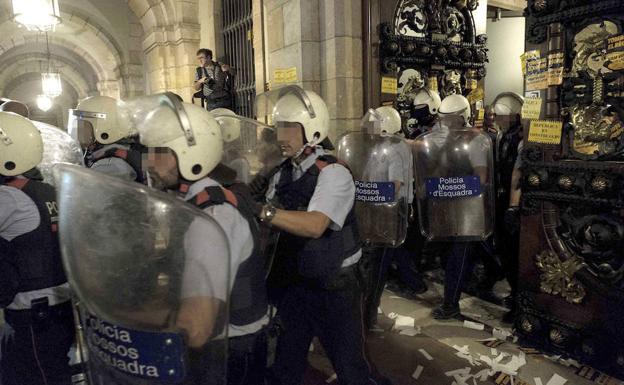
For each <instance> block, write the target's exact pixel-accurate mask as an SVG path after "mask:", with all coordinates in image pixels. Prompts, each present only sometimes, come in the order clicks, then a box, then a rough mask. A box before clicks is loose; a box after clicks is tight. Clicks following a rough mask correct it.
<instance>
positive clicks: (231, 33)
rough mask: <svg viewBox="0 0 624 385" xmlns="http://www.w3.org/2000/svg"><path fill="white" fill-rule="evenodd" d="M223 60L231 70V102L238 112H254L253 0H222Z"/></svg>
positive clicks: (250, 114)
mask: <svg viewBox="0 0 624 385" xmlns="http://www.w3.org/2000/svg"><path fill="white" fill-rule="evenodd" d="M221 1H222V3H221V4H222V6H223V8H222V9H223V40H224V43H225V57H226V63H227V64H229V65H230V66H231V67H232V69H233V73H234V103H235V111H236V113H237V114H239V115H242V116H246V117H249V118H254V117H255V114H256V110H255V101H256V74H255V71H254V65H255V63H254V49H253V12H252V5H251V3H252V0H221Z"/></svg>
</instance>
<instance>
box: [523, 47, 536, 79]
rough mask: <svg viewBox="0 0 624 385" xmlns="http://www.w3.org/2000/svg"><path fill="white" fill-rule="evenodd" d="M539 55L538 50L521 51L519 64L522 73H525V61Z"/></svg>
mask: <svg viewBox="0 0 624 385" xmlns="http://www.w3.org/2000/svg"><path fill="white" fill-rule="evenodd" d="M539 57H540V51H539V50H532V51H527V52H525V53H523V54H522V55H520V65H521V66H522V75H526V69H527V67H526V66H527V61H529V60H535V59H539Z"/></svg>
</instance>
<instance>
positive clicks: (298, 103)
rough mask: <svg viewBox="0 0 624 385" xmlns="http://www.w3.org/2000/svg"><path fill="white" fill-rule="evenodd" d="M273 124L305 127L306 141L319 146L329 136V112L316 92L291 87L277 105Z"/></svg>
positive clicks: (274, 109)
mask: <svg viewBox="0 0 624 385" xmlns="http://www.w3.org/2000/svg"><path fill="white" fill-rule="evenodd" d="M273 123H274V124H275V125H278V124H279V123H299V124H301V125H302V126H303V131H304V135H305V138H304V139H305V141H306V142H307V143H308V144H309V145H317V144H320V143H321V142H322V141H323V140H325V139H326V138H327V135H328V134H329V110H328V109H327V105H326V104H325V102H324V101H323V99H321V97H320V96H318V95H317V94H316V92H313V91H304V90H303V89H301V88H300V87H289V88H288V89H284V94H283V95H282V96H281V97H280V98H279V99H278V100H277V102H276V103H275V107H274V108H273Z"/></svg>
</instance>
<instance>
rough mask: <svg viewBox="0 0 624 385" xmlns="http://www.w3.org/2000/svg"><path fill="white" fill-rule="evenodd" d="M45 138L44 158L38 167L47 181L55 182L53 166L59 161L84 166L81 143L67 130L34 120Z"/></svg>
mask: <svg viewBox="0 0 624 385" xmlns="http://www.w3.org/2000/svg"><path fill="white" fill-rule="evenodd" d="M32 122H33V124H34V125H35V127H37V129H38V130H39V132H40V133H41V138H42V139H43V158H42V160H41V163H39V166H37V168H38V169H39V171H41V174H42V175H43V180H44V181H45V182H46V183H49V184H54V176H53V172H52V168H53V167H54V165H56V164H58V163H70V164H75V165H79V166H82V165H83V158H82V150H81V149H80V145H79V144H78V142H76V141H75V140H74V139H73V138H72V137H71V136H69V135H68V134H67V133H66V132H65V131H63V130H61V129H59V128H56V127H54V126H51V125H49V124H46V123H42V122H37V121H34V120H33V121H32Z"/></svg>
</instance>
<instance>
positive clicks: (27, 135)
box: [0, 112, 43, 176]
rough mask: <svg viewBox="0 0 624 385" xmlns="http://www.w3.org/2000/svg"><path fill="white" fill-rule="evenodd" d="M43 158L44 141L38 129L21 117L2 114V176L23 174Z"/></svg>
mask: <svg viewBox="0 0 624 385" xmlns="http://www.w3.org/2000/svg"><path fill="white" fill-rule="evenodd" d="M42 158H43V139H41V133H39V130H38V129H37V127H35V125H34V124H33V123H32V122H31V121H30V120H28V119H26V118H25V117H23V116H21V115H17V114H14V113H10V112H0V175H2V176H17V175H20V174H23V173H25V172H26V171H29V170H31V169H33V168H35V167H37V166H38V165H39V163H41V159H42Z"/></svg>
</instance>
